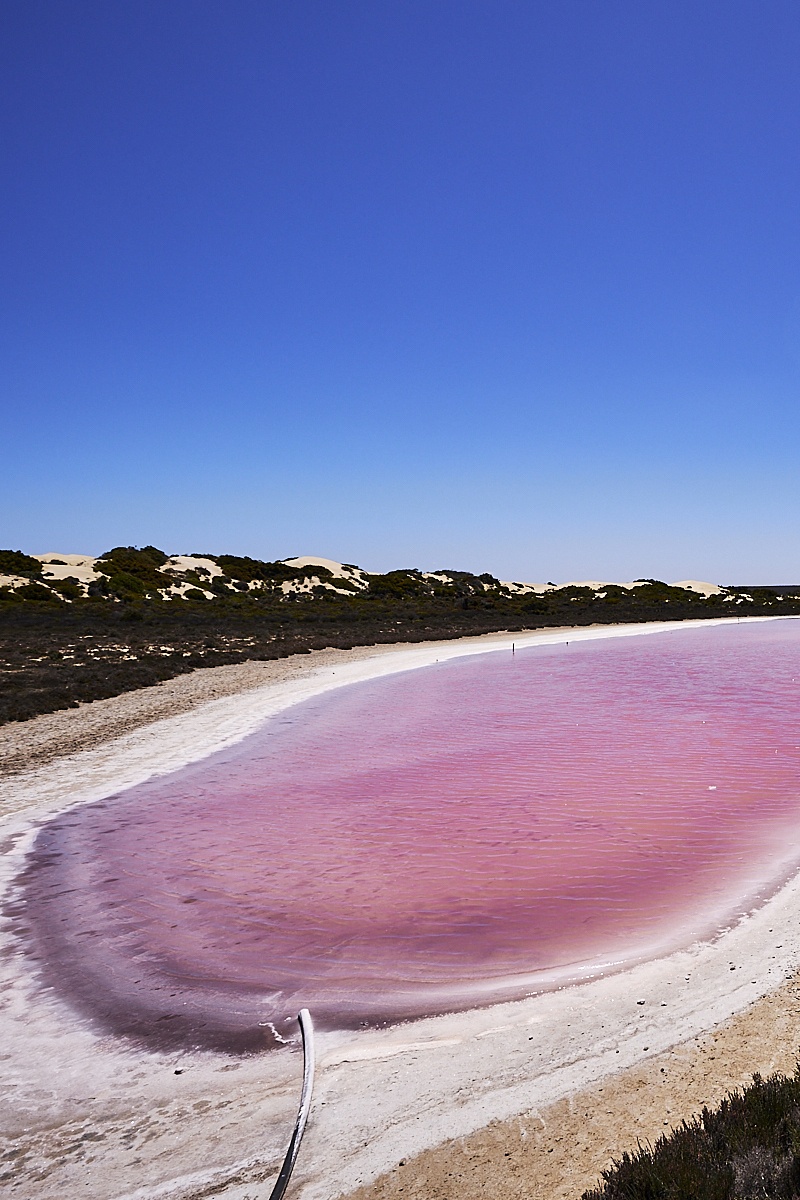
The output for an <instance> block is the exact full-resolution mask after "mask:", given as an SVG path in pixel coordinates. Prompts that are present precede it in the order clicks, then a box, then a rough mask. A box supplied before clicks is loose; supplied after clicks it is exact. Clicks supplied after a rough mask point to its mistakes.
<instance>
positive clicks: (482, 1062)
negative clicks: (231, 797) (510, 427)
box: [0, 622, 800, 1200]
mask: <svg viewBox="0 0 800 1200" xmlns="http://www.w3.org/2000/svg"><path fill="white" fill-rule="evenodd" d="M701 624H702V625H705V624H708V622H683V623H681V624H679V625H677V626H676V625H665V624H661V623H659V624H657V625H656V624H653V625H649V626H630V625H628V626H619V627H608V626H603V627H595V628H591V629H583V630H576V629H570V630H547V631H537V632H536V633H534V634H525V635H522V634H513V635H512V634H505V635H504V634H493V635H489V636H486V637H480V638H471V639H464V640H463V641H459V642H443V643H436V644H422V645H414V646H394V647H384V646H381V647H359V648H358V649H356V650H351V651H336V650H331V651H319V652H315V653H313V654H308V655H302V656H296V657H295V658H294V659H286V660H278V661H277V662H270V663H247V664H243V665H241V666H233V667H221V668H215V669H209V670H204V671H198V672H195V673H194V674H193V675H189V676H184V677H182V678H180V679H177V680H173V681H170V682H169V683H166V684H162V685H159V686H157V687H155V688H148V689H144V690H143V691H140V692H134V693H129V694H128V695H125V696H119V697H115V698H113V699H111V700H105V701H99V702H96V703H95V704H92V705H86V706H84V707H83V708H80V709H77V710H68V711H66V712H63V713H56V714H53V715H52V716H48V717H40V718H36V719H35V720H34V721H31V722H28V723H26V724H25V725H20V726H8V727H6V728H5V729H3V730H1V731H0V762H3V763H4V768H2V769H3V770H4V773H5V778H4V779H3V781H2V782H0V815H1V816H2V819H3V826H2V829H0V835H2V843H3V846H4V850H5V856H4V864H3V865H4V873H3V878H4V880H5V881H9V880H10V879H11V878H13V875H14V873H15V871H16V870H17V869H18V867H19V864H20V861H21V858H22V855H23V854H24V850H25V847H26V845H27V844H29V840H30V837H31V831H32V829H33V828H34V827H35V823H36V822H37V821H40V820H42V819H43V818H45V817H46V815H47V814H49V813H52V812H54V811H57V810H59V809H63V808H64V807H67V806H69V805H70V804H71V803H76V802H79V801H84V800H88V799H92V798H97V797H99V796H101V795H107V794H108V793H109V792H110V791H112V790H115V791H116V790H120V788H122V787H125V786H129V785H130V784H131V783H134V782H137V781H138V780H140V779H141V778H144V777H147V776H148V775H150V774H152V773H154V772H155V773H162V772H164V771H169V770H172V769H175V767H176V766H179V765H182V763H184V762H187V761H191V760H193V759H196V758H199V757H203V756H204V755H205V754H207V753H209V752H210V751H211V750H213V749H217V748H219V747H220V746H222V745H225V744H230V743H231V742H233V741H237V740H239V739H240V738H241V737H243V736H246V734H247V733H248V732H249V731H250V729H252V728H254V727H255V726H256V725H258V724H259V723H260V722H261V721H263V720H264V719H265V717H266V716H268V715H269V714H270V713H271V712H275V711H279V710H280V708H283V707H285V706H286V705H287V704H291V703H297V702H298V701H299V700H302V699H304V698H306V696H308V695H312V694H315V693H318V692H319V691H321V690H327V689H328V688H330V687H337V686H341V685H342V684H344V683H347V682H354V681H356V680H357V679H360V678H368V677H372V678H374V677H375V676H376V675H382V674H386V673H391V672H393V671H397V670H407V669H410V668H411V667H414V666H419V665H423V664H424V663H425V662H430V661H435V659H436V658H437V657H438V658H440V659H444V658H452V657H455V656H457V655H461V654H465V653H475V652H482V651H485V650H493V649H503V648H504V647H507V648H509V649H510V646H511V642H512V640H513V641H514V642H516V644H517V645H522V644H526V645H530V644H533V643H535V642H545V643H548V642H551V643H552V642H555V641H560V640H565V639H568V640H575V641H577V640H579V639H580V640H583V639H584V638H594V637H620V636H637V635H638V636H640V635H642V634H645V633H648V632H656V631H659V630H669V629H676V628H678V629H686V628H687V627H691V626H692V625H701ZM798 913H800V882H799V881H798V879H797V878H796V877H795V878H794V879H793V880H791V881H790V882H789V883H788V884H787V885H786V886H785V887H784V888H783V889H781V891H780V892H779V893H778V894H777V895H776V896H774V897H773V898H772V899H771V900H770V901H768V903H767V904H765V905H764V906H762V907H761V908H760V909H759V910H758V911H756V912H754V913H752V914H750V915H749V916H746V917H744V918H743V919H742V920H741V922H740V923H739V924H738V925H736V926H735V927H734V928H733V929H731V930H730V931H728V932H727V933H725V934H724V935H722V937H720V938H719V939H717V940H716V941H715V942H714V943H713V944H700V945H697V946H694V947H692V948H690V949H687V950H683V951H680V952H679V953H677V954H673V955H670V956H669V957H666V958H661V959H658V960H656V961H654V962H650V963H644V964H640V965H638V966H636V967H634V968H633V969H631V970H628V971H624V972H620V973H618V974H610V975H607V976H604V977H601V978H597V979H593V980H590V981H587V982H584V983H581V984H579V985H577V986H573V987H569V988H564V989H561V990H559V991H556V992H550V993H545V994H542V995H538V996H534V997H531V998H530V999H528V1000H525V1001H519V1002H515V1003H513V1004H505V1005H495V1006H492V1007H488V1008H485V1009H480V1010H474V1011H471V1012H466V1013H457V1014H451V1015H448V1016H445V1017H439V1018H434V1019H430V1020H425V1021H417V1022H413V1023H410V1024H408V1025H399V1026H395V1027H393V1028H391V1029H387V1030H366V1031H363V1032H361V1033H357V1034H353V1033H339V1034H325V1035H323V1036H321V1037H320V1039H319V1042H320V1045H319V1060H320V1071H319V1076H318V1083H317V1088H316V1093H315V1103H314V1109H313V1114H312V1120H311V1123H310V1125H309V1131H308V1134H307V1140H306V1142H305V1144H304V1146H303V1151H302V1154H301V1159H300V1161H299V1163H298V1167H297V1169H296V1182H295V1183H294V1184H293V1187H294V1189H295V1194H296V1195H298V1197H300V1196H302V1197H304V1198H307V1200H312V1198H313V1200H316V1198H317V1197H323V1196H325V1197H330V1196H335V1195H337V1194H342V1193H347V1192H350V1191H352V1190H353V1189H354V1188H356V1187H357V1186H358V1185H360V1184H361V1185H364V1186H363V1187H362V1189H361V1191H360V1192H359V1196H360V1197H364V1198H365V1197H366V1196H368V1195H373V1194H374V1195H376V1196H377V1195H380V1196H387V1197H388V1196H393V1195H394V1194H395V1193H396V1192H397V1193H398V1194H399V1192H400V1191H401V1190H402V1191H404V1192H405V1193H406V1194H407V1193H408V1191H415V1190H420V1191H422V1192H423V1193H424V1194H425V1195H427V1196H434V1195H442V1196H444V1195H448V1194H454V1193H456V1192H457V1194H458V1195H459V1197H468V1196H472V1195H475V1196H477V1195H479V1194H485V1191H484V1186H486V1187H489V1186H490V1185H491V1188H492V1190H494V1191H500V1192H501V1193H502V1194H503V1195H505V1196H516V1195H519V1196H523V1195H533V1194H536V1195H540V1196H548V1197H549V1196H554V1197H555V1196H561V1195H564V1196H566V1195H579V1194H580V1191H581V1190H582V1189H583V1188H584V1187H586V1186H587V1185H588V1184H590V1183H591V1182H592V1181H593V1180H594V1179H595V1178H596V1176H597V1173H598V1171H599V1169H600V1167H602V1166H604V1165H605V1164H606V1162H607V1160H608V1158H609V1155H610V1154H611V1153H615V1152H616V1153H619V1152H620V1151H621V1150H622V1149H623V1148H626V1147H629V1146H630V1145H631V1143H632V1142H634V1141H635V1138H636V1136H645V1137H648V1136H649V1137H653V1136H656V1135H657V1134H658V1133H659V1132H662V1131H663V1128H664V1122H667V1121H670V1120H673V1119H674V1120H677V1119H679V1118H680V1117H682V1116H684V1115H688V1114H689V1112H690V1111H691V1110H692V1109H693V1108H696V1107H697V1105H698V1104H700V1103H704V1102H708V1103H711V1102H714V1101H715V1100H716V1099H718V1098H719V1096H720V1095H721V1094H722V1093H723V1092H724V1090H725V1088H726V1087H729V1086H734V1085H735V1084H737V1083H740V1082H742V1081H743V1080H744V1079H746V1078H748V1077H749V1074H750V1073H751V1072H752V1071H753V1070H761V1071H762V1072H768V1071H769V1070H771V1069H775V1067H781V1068H782V1069H791V1067H792V1066H793V1064H794V1055H795V1052H796V1048H797V1037H798V1034H797V1027H798V1017H797V1010H798V1004H797V1000H796V994H795V990H794V984H791V983H789V984H786V983H785V982H784V981H785V980H786V979H787V976H789V975H791V974H792V973H793V972H794V970H795V969H796V967H797V965H798V963H800V926H799V923H798V919H797V916H798ZM4 940H5V941H6V942H7V943H9V946H8V948H9V950H10V951H12V953H11V954H10V955H9V956H8V957H5V958H4V959H3V960H2V964H3V965H2V968H1V969H0V986H2V987H3V988H4V991H3V992H2V993H0V994H2V995H3V997H4V999H3V1003H2V1007H0V1044H2V1046H3V1053H4V1054H7V1056H8V1057H7V1058H6V1060H5V1062H4V1072H3V1079H4V1083H3V1090H4V1091H5V1093H6V1097H5V1103H4V1104H3V1105H2V1108H3V1112H4V1114H5V1115H4V1116H3V1118H2V1122H3V1126H4V1127H3V1128H2V1131H1V1132H2V1134H3V1136H4V1138H8V1139H9V1140H10V1141H11V1143H12V1145H11V1148H12V1149H19V1150H21V1151H22V1155H23V1165H22V1167H21V1175H20V1178H19V1182H18V1183H16V1182H15V1179H14V1176H13V1175H12V1176H11V1177H8V1178H6V1179H5V1186H7V1187H8V1188H9V1194H11V1193H12V1192H14V1193H15V1194H24V1195H26V1197H30V1200H36V1198H38V1197H49V1196H57V1195H58V1196H61V1195H64V1194H69V1193H72V1192H75V1191H76V1189H80V1191H81V1194H83V1195H84V1196H86V1197H87V1198H89V1200H94V1198H97V1200H101V1198H102V1200H109V1198H111V1197H122V1196H131V1197H132V1196H134V1195H136V1196H137V1197H142V1198H143V1197H146V1196H155V1195H159V1196H162V1197H165V1198H166V1197H169V1198H170V1200H172V1198H174V1200H178V1198H181V1200H186V1198H188V1197H190V1196H193V1197H198V1198H199V1197H200V1196H203V1195H208V1194H209V1191H208V1189H209V1188H212V1187H213V1188H214V1189H215V1190H214V1194H217V1195H224V1196H225V1197H226V1198H227V1200H245V1197H246V1196H251V1197H252V1196H254V1195H255V1194H262V1193H263V1192H264V1191H265V1189H266V1188H267V1186H268V1184H269V1180H270V1176H271V1172H272V1168H273V1166H274V1165H275V1164H277V1161H278V1158H279V1156H280V1153H281V1149H282V1145H283V1141H284V1137H285V1133H286V1129H287V1126H290V1125H291V1120H292V1114H293V1108H294V1104H295V1102H296V1092H297V1083H298V1080H297V1076H298V1070H299V1062H298V1057H297V1055H296V1054H295V1053H293V1052H291V1051H289V1050H287V1051H286V1052H279V1053H277V1054H273V1055H270V1056H268V1057H267V1058H258V1059H250V1060H245V1061H243V1062H232V1061H230V1060H228V1059H225V1058H224V1057H223V1056H220V1055H213V1054H185V1055H180V1056H176V1055H172V1056H166V1055H153V1054H146V1053H144V1052H143V1051H139V1050H136V1049H133V1048H129V1047H125V1046H120V1045H119V1044H117V1043H115V1042H113V1040H112V1039H110V1038H104V1037H98V1036H97V1035H96V1033H94V1032H93V1031H92V1030H90V1029H87V1028H86V1027H85V1026H82V1025H81V1024H80V1023H78V1022H77V1021H76V1020H75V1018H74V1017H73V1016H72V1015H71V1014H70V1013H69V1011H68V1010H67V1009H65V1008H64V1007H63V1006H62V1005H61V1004H60V1002H59V1001H58V1000H57V999H56V998H54V997H53V996H52V995H42V994H41V992H40V991H37V988H36V986H35V982H34V981H32V979H31V977H30V968H29V966H28V964H27V960H25V959H23V958H22V956H21V954H20V948H19V947H17V946H14V945H13V944H10V939H9V938H8V935H4ZM731 966H733V967H734V968H735V969H734V970H731ZM640 1000H644V1001H645V1003H644V1004H639V1003H637V1001H640ZM737 1014H738V1015H737ZM711 1031H713V1032H711ZM715 1037H716V1039H717V1040H716V1041H714V1038H715ZM754 1039H755V1041H754ZM712 1047H714V1048H715V1050H716V1052H715V1053H714V1051H713V1050H712ZM712 1054H713V1058H712ZM173 1059H174V1060H175V1061H174V1062H173ZM178 1060H180V1061H179V1063H178ZM703 1060H705V1061H706V1062H707V1063H708V1064H709V1066H710V1063H711V1062H712V1061H713V1062H714V1063H715V1064H716V1065H715V1066H714V1067H713V1068H711V1069H710V1070H709V1069H707V1068H706V1069H705V1070H704V1071H701V1070H700V1067H699V1063H700V1062H701V1061H703ZM87 1063H89V1064H90V1066H88V1067H87ZM662 1068H663V1070H662ZM176 1071H180V1075H176ZM634 1098H635V1099H634ZM604 1106H607V1107H604ZM76 1147H77V1149H76ZM26 1154H27V1155H28V1157H27V1158H24V1156H25V1155H26ZM401 1160H403V1161H404V1165H402V1166H401V1165H400V1162H401ZM16 1161H19V1159H17V1160H16ZM376 1179H378V1183H377V1184H375V1183H374V1182H373V1181H375V1180H376ZM0 1182H2V1181H0ZM220 1189H221V1190H220Z"/></svg>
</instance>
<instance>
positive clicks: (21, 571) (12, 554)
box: [0, 550, 42, 575]
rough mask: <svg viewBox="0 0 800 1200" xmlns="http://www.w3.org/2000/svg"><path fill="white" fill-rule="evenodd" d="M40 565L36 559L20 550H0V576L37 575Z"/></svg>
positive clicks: (39, 571) (40, 568)
mask: <svg viewBox="0 0 800 1200" xmlns="http://www.w3.org/2000/svg"><path fill="white" fill-rule="evenodd" d="M41 570H42V564H41V563H40V562H39V560H38V558H32V557H31V555H30V554H23V553H22V551H21V550H0V575H39V574H40V573H41Z"/></svg>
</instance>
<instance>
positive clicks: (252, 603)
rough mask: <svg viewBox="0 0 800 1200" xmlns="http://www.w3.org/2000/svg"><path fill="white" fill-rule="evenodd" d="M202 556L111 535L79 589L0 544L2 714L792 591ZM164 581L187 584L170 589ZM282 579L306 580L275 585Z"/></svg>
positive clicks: (656, 616) (789, 607)
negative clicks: (210, 566) (231, 673)
mask: <svg viewBox="0 0 800 1200" xmlns="http://www.w3.org/2000/svg"><path fill="white" fill-rule="evenodd" d="M207 557H208V558H211V557H212V556H210V555H209V556H207ZM6 560H7V561H6ZM214 561H215V562H216V563H217V564H218V566H219V567H220V568H221V569H222V571H223V572H224V574H223V575H222V576H217V577H215V578H214V579H213V580H208V579H203V578H200V577H199V576H196V573H195V572H193V571H187V572H184V573H183V575H182V576H181V577H180V579H177V580H176V572H174V571H173V572H171V573H170V574H169V575H165V573H164V571H163V570H162V567H163V564H164V563H165V562H166V555H164V554H163V552H161V551H159V550H157V549H155V548H154V547H146V548H145V549H144V550H136V549H134V548H132V547H117V548H116V549H115V550H113V551H109V552H108V553H107V554H106V555H105V556H103V559H102V560H101V561H99V562H98V564H97V568H98V569H99V570H101V571H104V572H106V573H105V574H103V575H102V576H101V578H100V579H99V580H98V582H96V583H94V584H92V585H91V586H90V587H89V589H88V593H89V594H88V595H86V594H85V591H84V590H82V589H81V588H79V587H78V586H77V584H76V583H70V582H69V581H48V580H47V579H46V578H45V577H44V576H43V575H42V564H41V563H40V562H39V561H38V560H36V559H32V558H29V557H28V556H26V555H23V554H20V553H19V552H16V551H0V569H4V570H6V571H9V572H10V571H12V570H13V571H14V572H15V573H17V574H18V575H20V576H22V577H24V578H25V579H26V580H27V582H24V583H23V584H22V585H21V586H17V587H15V588H10V587H4V588H0V723H4V722H7V721H24V720H27V719H28V718H30V717H34V716H37V715H38V714H41V713H49V712H54V711H56V710H58V709H63V708H70V707H75V706H76V705H78V704H81V703H86V702H88V701H91V700H99V699H103V698H106V697H110V696H116V695H119V694H121V693H122V692H128V691H133V690H134V689H137V688H142V687H147V686H149V685H151V684H155V683H158V682H160V681H163V680H166V679H171V678H174V677H175V676H177V675H181V674H185V673H186V672H188V671H192V670H194V669H195V668H197V667H215V666H222V665H225V664H229V663H241V662H245V661H248V660H261V661H264V660H269V659H276V658H284V657H286V656H287V655H290V654H297V653H303V652H306V651H309V650H318V649H325V648H327V647H332V648H339V649H349V648H351V647H353V646H369V645H376V644H386V643H392V642H415V641H429V640H440V639H448V638H460V637H466V636H471V635H475V634H482V633H493V632H498V631H501V630H508V631H522V630H528V629H543V628H548V627H559V626H586V625H593V624H616V623H620V622H638V621H654V620H669V621H682V620H687V619H693V618H694V619H696V618H698V617H700V618H702V617H706V618H710V617H731V616H762V615H780V614H794V613H800V596H795V595H792V594H787V593H786V592H781V591H775V590H770V589H756V590H749V591H748V590H746V589H742V588H738V589H737V588H730V589H726V590H725V592H724V593H723V594H721V595H718V596H711V597H708V598H705V597H703V596H701V595H698V594H697V593H695V592H692V591H688V590H686V589H684V588H675V587H670V586H668V585H667V584H664V583H661V582H659V581H657V580H642V581H640V582H638V583H637V585H636V586H635V587H633V588H623V587H618V586H613V585H609V586H607V587H605V589H604V590H603V591H595V590H593V589H592V588H588V587H563V588H558V589H554V590H551V591H548V592H546V593H544V594H541V595H539V594H535V593H531V592H527V593H520V592H516V591H513V590H512V589H510V588H508V587H505V586H503V585H502V584H500V583H499V581H498V580H497V579H495V578H494V577H493V576H491V575H489V574H484V575H480V576H476V575H472V574H470V573H469V572H466V571H444V572H439V573H438V574H439V575H440V576H443V577H444V578H431V576H430V575H428V576H426V575H423V573H422V572H420V571H417V570H402V571H391V572H389V573H388V574H386V575H366V574H365V573H363V572H359V573H358V574H356V573H355V569H354V573H353V576H352V578H351V579H350V580H346V581H342V580H340V579H338V578H337V579H333V577H332V576H331V574H330V572H329V571H326V570H325V568H324V567H319V566H313V567H307V568H305V569H300V568H296V567H291V566H289V565H287V564H285V563H282V562H279V563H264V562H260V561H258V560H255V559H249V558H236V557H233V556H230V555H220V556H217V557H216V558H215V559H214ZM175 582H178V583H181V584H182V585H183V587H184V589H185V588H186V585H187V583H188V584H191V585H193V586H192V587H191V588H190V589H189V590H188V592H186V591H184V594H182V595H181V596H178V595H175V594H173V595H172V596H169V593H170V588H171V587H172V586H173V584H174V583H175ZM287 582H288V583H289V584H291V585H292V586H300V587H303V588H305V589H306V590H303V591H289V592H286V591H285V590H282V585H283V584H285V583H287ZM331 582H333V584H335V586H336V588H337V590H335V591H334V590H331ZM194 585H197V586H194ZM203 588H205V589H206V591H205V592H204V591H203V590H202V589H203ZM209 588H210V589H211V591H212V592H213V599H210V598H207V594H208V589H209ZM167 596H169V598H166V597H167Z"/></svg>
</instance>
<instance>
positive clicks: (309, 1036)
mask: <svg viewBox="0 0 800 1200" xmlns="http://www.w3.org/2000/svg"><path fill="white" fill-rule="evenodd" d="M297 1019H298V1021H299V1022H300V1032H301V1033H302V1035H303V1090H302V1091H301V1093H300V1109H299V1111H298V1113H297V1120H296V1121H295V1123H294V1131H293V1132H292V1138H291V1141H290V1142H289V1149H288V1150H287V1151H286V1157H285V1158H284V1160H283V1166H282V1167H281V1169H280V1172H279V1174H278V1178H277V1179H276V1181H275V1186H274V1188H273V1189H272V1192H271V1193H270V1197H269V1200H281V1197H282V1196H283V1193H284V1192H285V1191H286V1187H287V1185H288V1183H289V1178H290V1176H291V1174H292V1169H293V1167H294V1164H295V1160H296V1158H297V1152H298V1150H299V1149H300V1142H301V1141H302V1139H303V1133H304V1132H305V1128H306V1121H307V1120H308V1113H309V1109H310V1108H311V1091H312V1089H313V1087H314V1026H313V1024H312V1021H311V1013H310V1012H309V1011H308V1009H307V1008H301V1010H300V1013H299V1014H298V1017H297Z"/></svg>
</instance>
